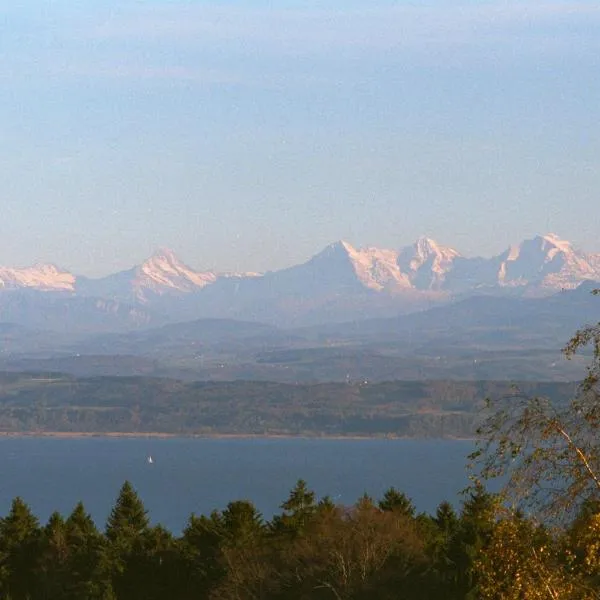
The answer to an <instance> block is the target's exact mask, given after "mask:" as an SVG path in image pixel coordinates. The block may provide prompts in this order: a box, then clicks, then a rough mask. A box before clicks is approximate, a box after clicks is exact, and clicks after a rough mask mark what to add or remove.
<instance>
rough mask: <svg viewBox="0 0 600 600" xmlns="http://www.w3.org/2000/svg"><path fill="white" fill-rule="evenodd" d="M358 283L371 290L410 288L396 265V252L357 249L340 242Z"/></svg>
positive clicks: (378, 249) (408, 282)
mask: <svg viewBox="0 0 600 600" xmlns="http://www.w3.org/2000/svg"><path fill="white" fill-rule="evenodd" d="M341 244H342V245H343V248H344V250H345V252H346V253H347V255H348V259H349V261H350V263H351V265H352V268H353V269H354V273H355V274H356V277H357V278H358V280H359V281H360V283H361V284H362V285H363V286H364V287H366V288H368V289H371V290H375V291H382V290H388V291H393V290H395V289H406V288H410V281H409V279H408V277H407V276H406V275H405V274H403V273H402V272H401V271H400V268H399V267H398V261H397V259H398V254H397V252H395V251H394V250H385V249H381V248H372V247H371V248H364V249H363V248H361V249H357V248H354V247H353V246H351V245H350V244H349V243H348V242H341Z"/></svg>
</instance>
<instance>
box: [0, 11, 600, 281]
mask: <svg viewBox="0 0 600 600" xmlns="http://www.w3.org/2000/svg"><path fill="white" fill-rule="evenodd" d="M599 70H600V5H599V4H598V3H597V2H583V1H582V2H579V1H577V0H574V1H568V2H544V1H543V0H536V1H522V2H516V1H515V2H511V1H505V2H499V1H488V2H462V3H459V2H454V1H445V2H442V1H435V2H416V1H414V2H403V1H398V2H391V1H387V2H385V1H381V0H370V1H369V2H364V1H363V2H356V1H353V0H350V1H349V0H344V1H343V2H341V1H340V2H326V1H320V2H316V1H312V2H311V1H305V2H300V1H298V2H285V1H279V2H277V3H268V2H252V1H249V0H247V1H245V2H242V1H231V2H210V1H204V2H176V1H172V2H159V1H146V2H131V1H127V0H120V1H119V2H117V1H115V0H104V1H103V2H75V1H74V0H71V1H69V2H67V1H65V0H62V1H61V0H58V1H41V0H36V1H35V2H33V1H31V2H19V3H18V6H15V7H7V8H6V7H5V8H0V133H1V135H2V140H3V143H2V146H1V147H0V182H1V183H2V190H1V192H0V193H1V196H0V199H1V207H2V219H1V221H0V264H10V265H26V264H31V263H34V262H36V261H44V262H45V261H52V262H55V263H57V264H59V265H61V266H63V267H66V268H69V269H71V270H74V271H75V272H77V273H83V274H89V275H102V274H105V273H108V272H112V271H115V270H117V269H122V268H127V267H129V266H131V265H132V264H134V263H137V262H140V261H141V260H143V258H145V257H146V256H147V255H148V254H149V253H151V252H152V251H153V250H154V249H156V248H157V247H159V246H169V247H171V248H173V249H174V250H175V251H176V252H178V253H179V254H180V255H181V256H182V258H184V259H185V260H186V261H187V262H188V263H189V264H191V265H193V266H194V267H197V268H216V269H219V270H267V269H275V268H280V267H283V266H287V265H289V264H292V263H295V262H299V261H302V260H305V259H306V258H308V257H309V256H311V255H312V254H314V253H316V252H318V251H319V250H320V249H321V248H322V247H323V246H325V245H326V244H328V243H330V242H332V241H335V240H337V239H346V240H348V241H350V242H351V243H353V244H355V245H358V246H363V245H379V246H384V247H399V246H403V245H405V244H408V243H410V242H412V241H413V239H414V238H416V237H417V236H419V235H421V234H426V235H429V236H431V237H433V238H435V239H437V240H438V241H440V242H441V243H445V244H448V245H453V246H455V247H457V248H458V249H459V250H460V251H462V252H464V253H465V254H467V255H474V254H482V255H491V254H493V253H497V252H500V251H501V250H502V249H504V248H505V247H506V246H507V245H508V244H509V243H513V242H518V241H520V240H521V239H522V238H525V237H530V236H532V235H534V234H536V233H544V232H546V231H555V232H556V233H558V234H560V235H561V236H563V237H565V238H568V239H570V240H572V241H573V242H574V243H575V244H576V245H577V246H579V247H581V248H583V249H585V250H588V251H595V252H600V238H599V236H598V233H599V231H600V218H599V217H598V214H599V213H600V211H598V208H597V206H598V204H599V200H598V195H599V190H600V119H599V118H598V116H599V115H598V113H599V108H598V107H600V77H599V76H598V75H599Z"/></svg>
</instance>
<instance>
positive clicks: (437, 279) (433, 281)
mask: <svg viewBox="0 0 600 600" xmlns="http://www.w3.org/2000/svg"><path fill="white" fill-rule="evenodd" d="M458 258H461V255H460V253H459V252H457V251H456V250H454V249H453V248H449V247H447V246H440V245H439V244H438V243H437V242H436V241H434V240H432V239H430V238H427V237H420V238H419V239H418V240H417V241H416V242H415V243H414V244H413V245H412V246H407V247H406V248H403V249H402V250H401V251H400V253H399V255H398V259H397V262H398V266H399V268H400V270H401V271H402V272H403V273H406V277H407V278H408V280H409V281H410V284H411V285H412V286H413V287H414V288H416V289H419V290H428V289H429V290H432V289H441V288H443V287H444V282H445V280H446V276H447V274H448V273H449V272H450V271H452V269H453V268H454V264H455V261H456V259H458Z"/></svg>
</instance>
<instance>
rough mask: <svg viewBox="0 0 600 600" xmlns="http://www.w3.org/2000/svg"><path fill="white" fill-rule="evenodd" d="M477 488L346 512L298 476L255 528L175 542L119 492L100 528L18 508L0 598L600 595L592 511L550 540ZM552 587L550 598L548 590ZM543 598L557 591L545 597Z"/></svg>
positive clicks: (368, 501)
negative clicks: (457, 505)
mask: <svg viewBox="0 0 600 600" xmlns="http://www.w3.org/2000/svg"><path fill="white" fill-rule="evenodd" d="M498 514H499V513H498V503H497V499H496V497H494V496H492V495H490V494H488V493H486V492H485V490H483V488H481V487H477V486H475V487H474V488H473V489H472V490H471V491H470V492H469V493H468V494H467V495H466V496H465V498H464V502H463V504H462V508H461V510H460V512H459V513H456V512H455V511H454V509H453V508H452V506H451V505H450V504H448V503H447V502H443V503H441V504H440V505H439V507H438V509H437V511H436V513H435V514H434V515H426V514H416V512H415V508H414V506H413V504H412V502H411V501H410V499H408V498H407V497H406V496H405V495H404V494H403V493H401V492H398V491H397V490H395V489H393V488H390V489H389V490H388V491H387V492H386V493H385V494H384V496H383V497H382V498H381V499H380V500H379V501H375V500H373V499H372V498H370V497H368V496H366V495H365V496H363V497H362V498H360V499H359V500H358V501H357V502H356V504H355V505H354V506H338V505H335V504H334V503H333V502H332V500H331V499H329V498H323V499H321V500H319V501H317V499H316V498H315V494H314V493H313V492H312V491H310V490H309V489H308V487H307V485H306V483H305V482H303V481H299V482H298V483H297V485H296V486H295V487H294V489H293V490H292V491H291V493H290V495H289V497H288V498H287V500H286V501H285V502H284V503H283V504H282V505H281V512H280V513H279V514H276V515H275V516H274V517H273V518H272V519H271V520H270V521H265V520H264V519H263V518H262V517H261V515H260V513H259V512H258V510H257V509H256V507H255V506H254V505H253V504H252V503H251V502H249V501H245V500H242V501H235V502H231V503H230V504H228V505H227V507H226V508H225V509H224V510H222V511H215V512H213V513H212V514H210V515H209V516H196V515H192V516H191V517H190V519H189V521H188V523H187V526H186V528H185V529H184V531H183V533H182V534H181V535H180V536H179V537H175V536H173V535H172V534H171V533H170V532H169V531H167V530H165V529H164V528H163V527H161V526H151V525H150V524H149V519H148V515H147V512H146V510H145V508H144V505H143V503H142V501H141V499H140V498H139V497H138V495H137V494H136V492H135V490H134V489H133V488H132V486H131V485H130V484H129V483H125V484H124V485H123V487H122V489H121V491H120V494H119V496H118V498H117V501H116V503H115V506H114V508H113V509H112V512H111V514H110V517H109V518H108V521H107V523H106V527H105V529H104V531H103V532H101V531H99V530H98V529H97V528H96V525H95V524H94V522H93V521H92V519H91V517H90V516H89V515H88V514H87V513H86V510H85V508H84V506H83V505H82V504H78V505H77V506H76V507H75V509H74V510H73V512H72V513H71V514H70V515H69V516H68V517H67V518H66V519H65V518H63V517H62V516H61V515H60V514H58V513H55V514H53V515H51V516H50V518H49V520H48V522H47V523H46V524H45V525H43V526H40V524H39V523H38V520H37V519H36V517H35V516H34V515H33V514H32V513H31V511H30V509H29V508H28V506H27V505H26V504H25V503H24V502H23V501H22V500H21V499H19V498H17V499H15V500H14V501H13V503H12V507H11V509H10V512H9V514H8V515H7V516H5V517H4V518H2V519H0V597H2V598H7V599H8V598H10V599H11V600H38V599H48V600H50V599H52V600H87V599H89V600H91V599H98V600H100V599H102V600H116V599H118V600H136V599H140V600H153V599H156V600H158V599H161V600H163V599H165V598H169V599H172V600H178V599H181V600H188V599H190V600H191V599H194V600H202V599H220V600H230V599H231V600H246V599H247V600H258V599H264V600H270V599H273V600H275V599H297V600H301V599H321V598H322V599H324V600H325V599H337V600H341V599H348V600H349V599H357V600H358V599H360V600H362V599H365V600H366V599H403V600H411V599H419V600H439V599H444V600H469V599H473V600H474V599H483V600H485V599H497V600H501V599H502V600H512V599H514V600H517V599H518V600H534V599H537V598H561V599H567V600H570V599H573V600H586V599H591V598H597V597H598V594H600V553H599V551H598V539H600V538H599V534H600V504H589V503H588V504H587V505H585V506H584V508H583V509H582V510H581V512H580V514H579V515H578V517H577V518H576V519H575V521H573V522H572V523H571V524H570V525H569V526H568V527H567V528H565V529H563V530H561V531H558V532H556V531H555V532H551V531H549V530H547V529H545V528H544V527H541V526H538V525H536V524H535V523H533V522H532V521H529V520H527V519H525V518H524V517H523V516H521V515H518V514H516V515H512V516H510V517H508V516H507V517H506V518H503V517H502V516H500V517H498ZM550 592H551V593H550ZM553 594H554V595H553Z"/></svg>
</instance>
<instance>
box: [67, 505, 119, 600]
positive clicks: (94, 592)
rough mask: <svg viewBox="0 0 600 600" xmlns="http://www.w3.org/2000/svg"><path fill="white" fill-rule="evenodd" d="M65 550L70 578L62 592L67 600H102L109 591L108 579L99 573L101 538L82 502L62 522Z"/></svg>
mask: <svg viewBox="0 0 600 600" xmlns="http://www.w3.org/2000/svg"><path fill="white" fill-rule="evenodd" d="M65 530H66V537H67V543H68V547H69V562H68V568H69V573H70V578H69V582H68V585H67V586H66V590H65V598H68V599H69V600H79V599H81V600H88V599H89V600H91V599H96V598H103V597H104V596H106V595H107V590H109V589H110V578H109V576H108V574H107V573H102V571H101V568H100V567H101V560H102V556H103V552H104V537H103V536H102V535H101V534H100V532H99V531H98V529H97V528H96V525H95V523H94V521H93V519H92V517H91V516H90V515H89V514H88V513H87V512H86V510H85V507H84V506H83V503H82V502H79V503H77V505H76V506H75V508H74V509H73V511H72V512H71V514H70V515H69V517H68V518H67V520H66V522H65Z"/></svg>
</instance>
